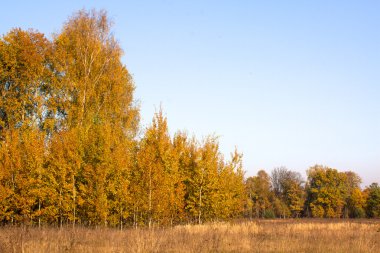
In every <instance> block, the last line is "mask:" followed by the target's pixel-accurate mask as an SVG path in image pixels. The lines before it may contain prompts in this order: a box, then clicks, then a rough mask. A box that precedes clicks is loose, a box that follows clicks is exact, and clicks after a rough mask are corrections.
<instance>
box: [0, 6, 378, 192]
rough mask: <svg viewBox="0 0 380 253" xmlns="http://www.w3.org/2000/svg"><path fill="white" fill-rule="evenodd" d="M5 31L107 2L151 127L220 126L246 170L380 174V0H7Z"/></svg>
mask: <svg viewBox="0 0 380 253" xmlns="http://www.w3.org/2000/svg"><path fill="white" fill-rule="evenodd" d="M1 5H2V15H0V34H2V35H3V34H5V33H7V32H8V31H9V30H10V29H12V28H14V27H21V28H23V29H27V28H34V29H36V30H38V31H40V32H43V33H45V34H46V36H48V37H50V36H51V34H53V33H59V31H60V29H61V27H62V25H63V24H64V22H65V21H66V20H67V19H68V17H70V16H71V15H72V14H73V13H75V12H76V11H78V10H80V9H83V8H85V9H93V8H95V9H97V10H100V9H104V10H106V11H107V12H108V15H109V17H110V18H111V19H112V20H113V23H114V26H113V30H112V31H113V34H114V36H115V37H116V38H117V40H118V41H119V43H120V45H121V47H122V48H123V49H124V52H125V55H124V56H123V59H122V60H123V62H124V63H125V64H126V66H127V68H128V70H129V72H130V73H131V75H132V76H133V79H134V82H135V85H136V91H135V98H136V100H138V103H139V104H140V109H141V117H142V121H141V123H142V125H143V126H144V127H146V126H148V125H149V124H150V122H151V120H152V117H153V115H154V113H155V111H157V110H159V108H160V106H161V107H162V109H163V111H164V114H165V115H166V116H167V118H168V123H169V128H170V132H171V134H174V133H175V132H176V131H177V130H184V131H187V133H188V134H189V135H195V136H197V137H198V139H200V140H201V139H202V138H205V137H206V136H207V135H209V134H214V135H216V136H219V138H220V139H219V140H220V149H221V151H222V153H223V154H224V155H225V157H226V158H229V157H230V153H231V152H232V151H233V150H234V149H235V147H237V149H238V150H239V151H240V152H242V153H243V155H244V157H243V159H244V169H245V170H246V176H253V175H255V174H256V173H257V172H258V170H260V169H265V170H266V171H268V172H270V171H271V170H272V169H273V168H275V167H280V166H285V167H287V168H288V169H291V170H294V171H298V172H300V173H302V175H303V176H304V177H306V173H305V171H306V170H307V169H308V168H309V167H311V166H313V165H315V164H322V165H325V166H329V167H332V168H336V169H338V170H340V171H346V170H352V171H354V172H356V173H358V174H359V175H360V176H361V177H362V179H363V185H369V184H370V183H372V182H379V183H380V29H379V27H380V16H379V12H380V1H375V0H374V1H369V0H363V1H349V0H345V1H339V0H337V1H325V0H321V1H292V0H290V1H244V0H241V1H221V0H219V1H209V0H203V1H198V0H195V1H174V0H161V1H159V0H156V1H144V0H142V1H112V0H108V1H59V2H58V1H38V0H36V1H5V2H3V3H2V4H1Z"/></svg>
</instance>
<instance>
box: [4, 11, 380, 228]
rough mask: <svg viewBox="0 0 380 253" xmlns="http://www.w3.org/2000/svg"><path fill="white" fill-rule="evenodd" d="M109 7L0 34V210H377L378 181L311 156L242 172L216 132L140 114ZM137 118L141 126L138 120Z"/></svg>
mask: <svg viewBox="0 0 380 253" xmlns="http://www.w3.org/2000/svg"><path fill="white" fill-rule="evenodd" d="M122 54H123V51H122V49H121V48H120V46H119V44H118V42H117V40H116V39H115V38H114V36H113V34H112V33H111V25H110V22H109V20H108V18H107V15H106V13H105V12H103V11H100V12H97V11H85V10H82V11H79V12H77V13H76V14H74V15H73V16H72V17H70V18H69V19H68V21H67V22H66V23H65V24H64V26H63V28H62V30H61V31H60V33H58V34H54V35H53V36H52V38H51V39H48V38H47V37H45V35H44V34H42V33H40V32H38V31H35V30H22V29H19V28H16V29H12V30H11V31H9V32H8V33H7V34H5V35H3V36H2V37H1V38H0V66H1V67H0V93H1V100H0V221H1V222H2V223H3V224H34V225H42V224H54V225H61V226H62V225H67V224H73V225H75V224H82V225H104V226H114V227H116V226H119V227H121V228H122V227H123V226H152V225H170V224H182V223H202V222H205V221H212V220H226V219H234V218H240V217H247V218H262V217H264V218H272V217H301V216H302V217H365V216H367V217H379V216H380V188H379V186H378V185H377V184H373V185H371V186H370V187H367V188H366V189H365V190H361V188H360V178H359V176H358V175H356V174H355V173H353V172H338V171H336V170H334V169H331V168H327V167H321V166H314V167H312V168H311V169H310V170H309V171H308V179H307V181H306V182H304V180H303V179H302V178H301V176H300V175H299V174H298V173H296V172H292V171H290V170H288V169H286V168H277V169H275V170H273V172H272V174H271V176H269V175H268V174H267V173H266V172H265V171H260V172H259V173H258V174H257V176H254V177H249V178H247V179H246V178H245V176H244V170H243V165H242V154H241V153H239V152H238V151H236V150H235V152H233V153H232V154H231V157H230V159H225V158H224V157H223V155H222V154H221V152H220V150H219V144H218V139H217V138H216V137H214V136H209V137H207V138H205V139H204V140H202V141H199V140H197V139H196V138H195V137H190V136H189V135H188V134H187V133H185V132H177V133H176V134H175V135H174V136H173V137H171V136H170V135H169V131H168V126H167V119H166V117H165V116H164V115H163V113H162V111H161V110H160V111H159V112H157V113H156V114H155V115H154V117H153V120H152V122H151V124H150V125H149V126H148V127H147V128H146V129H141V126H140V124H139V119H140V115H139V108H138V106H137V104H136V101H135V99H134V97H133V93H134V89H135V86H134V83H133V80H132V78H131V76H130V74H129V73H128V70H127V69H126V67H125V66H124V64H122V62H121V57H122ZM141 130H143V131H141Z"/></svg>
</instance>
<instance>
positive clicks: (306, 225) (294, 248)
mask: <svg viewBox="0 0 380 253" xmlns="http://www.w3.org/2000/svg"><path fill="white" fill-rule="evenodd" d="M379 227H380V222H379V221H378V220H354V221H353V220H314V219H313V220H306V219H303V220H257V221H251V222H241V223H210V224H204V225H181V226H175V227H171V228H152V229H146V228H145V229H142V228H141V229H140V228H138V229H127V230H124V231H120V230H114V229H105V228H99V229H96V228H92V229H91V228H82V227H76V228H72V227H66V228H62V229H59V228H51V227H50V228H40V229H38V228H32V227H3V228H1V229H0V251H1V252H5V253H7V252H380V240H379V237H380V232H379Z"/></svg>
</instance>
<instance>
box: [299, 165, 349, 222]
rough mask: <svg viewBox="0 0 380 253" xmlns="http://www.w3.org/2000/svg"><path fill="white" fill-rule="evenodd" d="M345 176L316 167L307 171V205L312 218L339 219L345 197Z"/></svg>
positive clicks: (331, 170)
mask: <svg viewBox="0 0 380 253" xmlns="http://www.w3.org/2000/svg"><path fill="white" fill-rule="evenodd" d="M346 185H347V176H346V174H345V173H339V172H338V171H337V170H336V169H332V168H328V167H323V166H319V165H316V166H314V167H311V168H310V169H309V170H308V185H307V186H308V205H309V207H310V209H311V212H312V216H313V217H328V218H333V217H341V216H342V214H343V207H344V206H345V200H346V199H345V197H346V196H347V187H346Z"/></svg>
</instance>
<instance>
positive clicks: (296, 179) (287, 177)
mask: <svg viewBox="0 0 380 253" xmlns="http://www.w3.org/2000/svg"><path fill="white" fill-rule="evenodd" d="M271 182H272V188H273V191H274V194H275V195H276V197H277V198H278V199H279V201H282V202H283V203H284V204H285V205H286V207H283V206H282V204H281V203H280V204H279V207H280V208H281V209H282V210H283V216H286V213H287V211H289V212H290V213H291V215H292V216H293V217H299V216H300V214H301V212H302V210H303V206H304V189H303V186H302V184H303V180H302V177H301V174H300V173H298V172H294V171H291V170H288V169H287V168H285V167H280V168H275V169H274V170H273V171H272V174H271ZM286 209H287V210H286ZM279 213H281V212H279Z"/></svg>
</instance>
